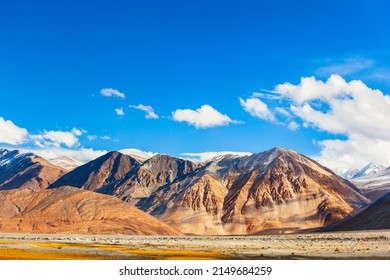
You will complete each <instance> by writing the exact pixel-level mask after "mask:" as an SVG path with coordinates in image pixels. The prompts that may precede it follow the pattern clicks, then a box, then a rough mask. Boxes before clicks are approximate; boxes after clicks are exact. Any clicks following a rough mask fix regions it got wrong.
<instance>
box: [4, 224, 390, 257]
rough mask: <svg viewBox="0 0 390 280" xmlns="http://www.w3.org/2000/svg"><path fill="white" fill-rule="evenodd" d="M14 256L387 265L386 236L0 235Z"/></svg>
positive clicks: (373, 233) (388, 242)
mask: <svg viewBox="0 0 390 280" xmlns="http://www.w3.org/2000/svg"><path fill="white" fill-rule="evenodd" d="M12 250H19V251H20V252H23V254H22V253H20V254H22V255H23V257H22V255H21V257H20V258H24V259H48V258H49V257H47V258H46V257H45V256H50V259H63V258H64V256H67V257H66V258H68V259H69V258H70V259H72V258H74V259H390V230H379V231H359V232H335V233H309V234H291V235H260V236H180V237H172V236H123V235H122V236H120V235H116V236H112V235H110V236H108V235H57V234H15V233H9V234H7V233H0V258H2V259H17V258H18V256H19V255H18V254H19V253H18V252H19V251H18V252H17V253H15V252H13V251H12ZM32 253H34V254H32ZM37 253H41V254H37ZM57 253H58V254H59V256H58V258H56V254H57ZM31 254H32V255H31ZM30 255H31V256H30ZM7 256H10V257H9V258H7ZM11 256H12V257H11Z"/></svg>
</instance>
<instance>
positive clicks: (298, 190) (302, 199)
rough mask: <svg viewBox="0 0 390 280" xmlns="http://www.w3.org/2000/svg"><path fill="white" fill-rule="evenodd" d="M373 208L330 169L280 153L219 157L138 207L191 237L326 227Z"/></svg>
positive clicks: (153, 194)
mask: <svg viewBox="0 0 390 280" xmlns="http://www.w3.org/2000/svg"><path fill="white" fill-rule="evenodd" d="M368 203H369V200H368V199H366V198H365V197H364V196H362V195H361V194H360V193H359V191H358V190H357V189H356V188H355V187H354V186H353V185H352V184H351V183H350V182H348V181H345V180H343V179H341V178H340V177H338V176H337V175H336V174H334V173H333V172H332V171H330V170H329V169H326V168H324V167H322V166H321V165H319V164H318V163H316V162H315V161H313V160H311V159H309V158H307V157H305V156H303V155H300V154H297V153H295V152H293V151H290V150H284V149H277V148H276V149H272V150H270V151H266V152H263V153H260V154H253V155H251V156H245V157H237V156H222V157H218V158H216V159H214V160H213V161H211V162H208V163H207V164H205V165H203V166H200V167H199V168H198V169H197V170H196V171H195V172H194V173H191V174H190V175H188V176H186V177H184V178H183V179H181V180H176V181H174V182H172V183H170V184H166V185H164V186H162V187H160V188H158V189H157V190H155V191H154V192H153V193H152V194H151V195H150V196H149V197H148V198H145V199H142V200H141V201H140V202H139V203H138V204H137V206H138V207H139V208H140V209H142V210H144V211H146V212H148V213H151V214H152V215H154V216H155V217H158V218H159V219H161V220H162V221H164V222H166V223H168V224H170V225H172V226H173V227H175V228H178V229H179V230H181V231H182V232H186V233H194V234H253V233H257V232H261V231H264V230H268V229H279V230H280V231H282V232H289V231H294V230H297V229H301V228H309V227H318V226H323V225H326V224H330V223H332V222H334V221H337V220H341V219H343V218H344V217H345V216H347V215H348V214H350V213H351V212H352V211H354V210H355V209H359V208H360V207H362V206H364V205H367V204H368Z"/></svg>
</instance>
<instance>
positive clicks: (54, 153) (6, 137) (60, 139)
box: [0, 117, 108, 162]
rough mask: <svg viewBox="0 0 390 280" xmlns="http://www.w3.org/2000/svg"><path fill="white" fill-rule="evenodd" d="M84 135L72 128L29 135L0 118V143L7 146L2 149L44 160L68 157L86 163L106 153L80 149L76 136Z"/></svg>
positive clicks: (77, 129) (81, 130) (10, 122)
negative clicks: (29, 153) (33, 155)
mask: <svg viewBox="0 0 390 280" xmlns="http://www.w3.org/2000/svg"><path fill="white" fill-rule="evenodd" d="M85 133H87V131H86V130H84V129H80V128H76V127H74V128H72V130H71V131H60V130H58V131H54V130H50V131H46V130H44V131H43V132H42V133H39V134H30V133H29V132H28V131H27V130H26V129H25V128H22V127H19V126H16V125H15V124H14V123H13V122H12V121H10V120H4V119H3V118H2V117H0V143H4V144H7V145H6V146H4V148H6V149H18V150H21V151H23V152H32V153H35V154H37V155H40V156H42V157H44V158H46V159H53V158H57V157H61V156H69V157H72V158H75V159H77V160H80V161H82V162H87V161H90V160H93V159H95V158H97V157H99V156H101V155H103V154H105V153H107V151H105V150H93V149H90V148H84V147H81V145H80V143H79V139H78V136H81V135H83V134H85ZM87 137H89V136H87ZM106 137H108V136H106ZM8 145H10V146H8ZM17 145H18V146H17ZM26 147H28V148H26Z"/></svg>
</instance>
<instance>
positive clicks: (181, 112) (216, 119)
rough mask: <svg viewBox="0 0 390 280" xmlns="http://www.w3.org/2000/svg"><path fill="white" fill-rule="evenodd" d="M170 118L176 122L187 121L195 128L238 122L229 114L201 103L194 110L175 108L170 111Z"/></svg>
mask: <svg viewBox="0 0 390 280" xmlns="http://www.w3.org/2000/svg"><path fill="white" fill-rule="evenodd" d="M172 118H173V120H175V121H177V122H187V123H189V124H190V125H193V126H195V127H196V128H210V127H215V126H225V125H228V124H230V123H238V122H237V121H235V120H232V119H231V118H230V117H229V116H227V115H225V114H222V113H220V112H218V111H217V110H215V109H214V108H213V107H211V106H210V105H203V106H201V107H200V108H199V109H196V110H191V109H177V110H176V111H174V112H172Z"/></svg>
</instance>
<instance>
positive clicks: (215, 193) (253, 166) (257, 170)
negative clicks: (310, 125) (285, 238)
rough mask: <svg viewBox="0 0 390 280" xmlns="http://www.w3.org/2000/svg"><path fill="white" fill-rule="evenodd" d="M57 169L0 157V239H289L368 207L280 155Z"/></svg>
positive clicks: (125, 155) (104, 162)
mask: <svg viewBox="0 0 390 280" xmlns="http://www.w3.org/2000/svg"><path fill="white" fill-rule="evenodd" d="M71 162H72V161H71ZM64 167H65V166H62V167H61V166H57V165H55V164H53V161H52V162H49V161H47V160H45V159H43V158H41V157H39V156H36V155H34V154H31V153H27V154H23V153H21V152H19V151H9V150H5V149H2V150H0V202H1V205H6V206H7V207H5V206H4V207H2V209H1V210H0V223H1V225H0V230H2V231H6V230H11V231H18V230H19V231H28V232H38V231H39V232H80V233H86V232H90V233H110V232H111V233H117V234H181V233H183V234H199V235H226V234H258V233H263V232H275V233H279V232H295V231H299V230H302V229H310V228H319V227H324V226H328V225H330V224H332V223H339V222H340V221H342V220H343V219H349V218H350V217H352V216H355V215H356V214H357V213H363V212H364V209H365V208H367V207H368V206H369V205H370V204H371V200H370V199H368V198H367V197H366V196H365V195H364V194H363V193H362V191H361V190H359V189H358V188H357V187H356V186H355V185H354V184H353V183H351V182H350V181H348V180H346V179H343V178H341V177H339V176H338V175H336V174H335V173H334V172H332V171H331V170H329V169H327V168H325V167H323V166H321V165H320V164H319V163H317V162H315V161H314V160H312V159H310V158H308V157H306V156H304V155H301V154H298V153H296V152H294V151H292V150H286V149H280V148H274V149H271V150H269V151H265V152H262V153H258V154H252V155H248V156H236V155H224V156H219V157H216V158H214V159H212V160H210V161H207V162H201V163H198V162H192V161H189V160H185V159H181V158H176V157H171V156H168V155H162V154H152V153H142V152H139V151H137V150H135V149H127V150H122V151H121V152H118V151H113V152H109V153H107V154H105V155H103V156H101V157H99V158H97V159H95V160H93V161H90V162H87V163H85V164H82V165H80V166H73V167H72V168H64ZM136 208H138V209H136ZM132 215H134V217H133V218H131V216H132Z"/></svg>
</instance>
